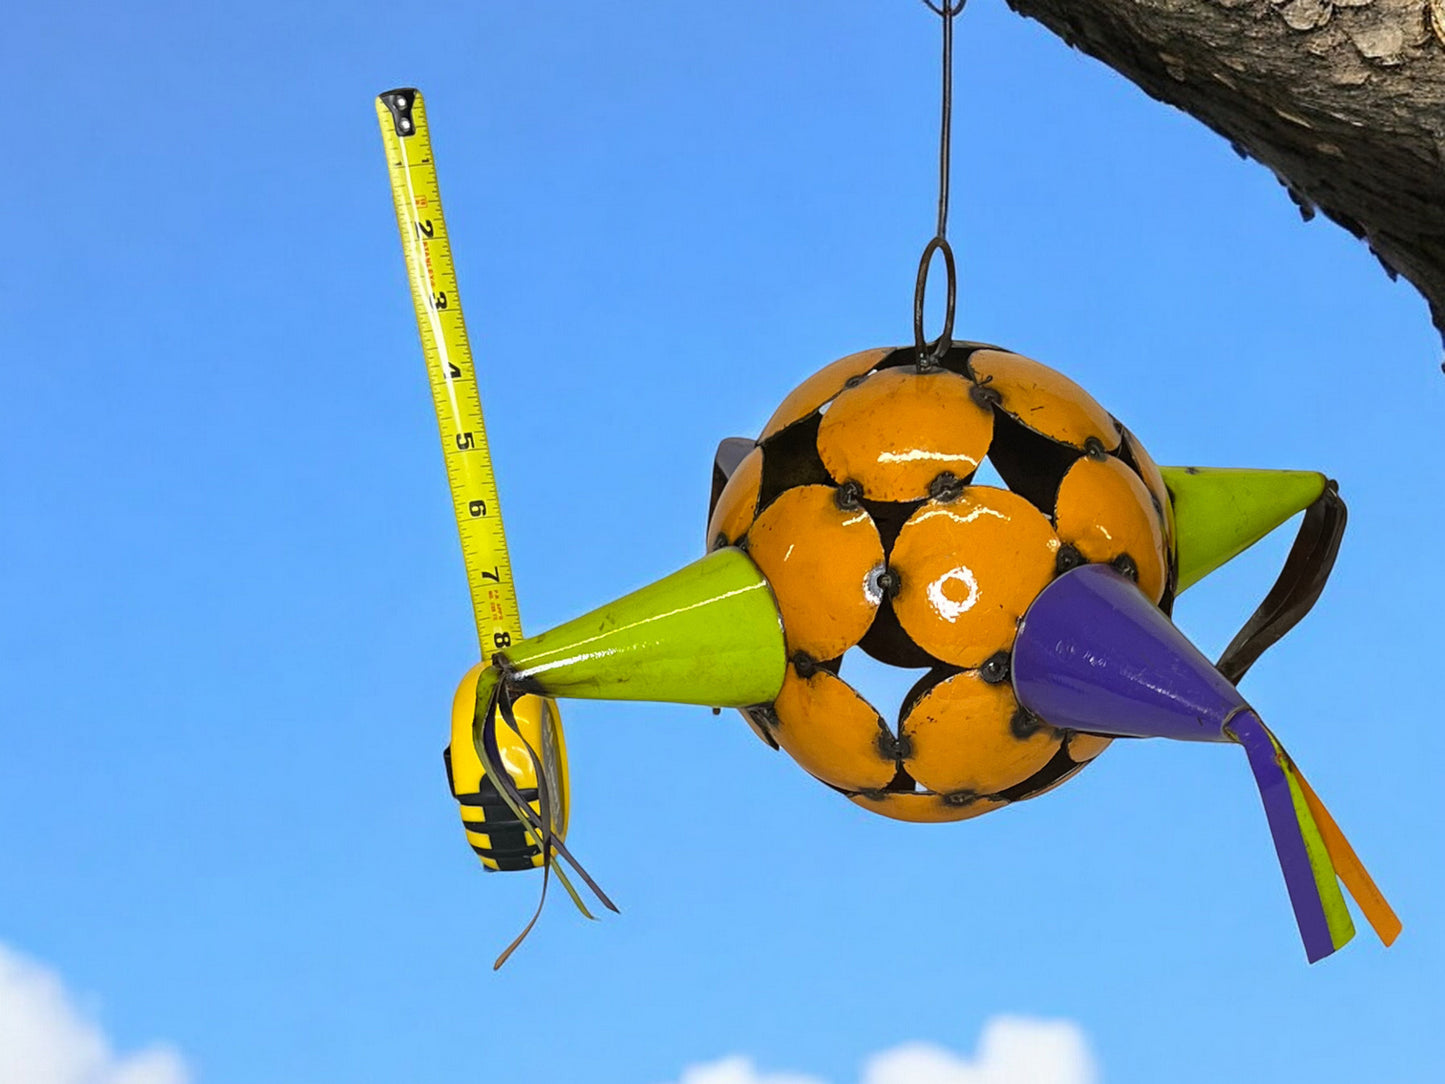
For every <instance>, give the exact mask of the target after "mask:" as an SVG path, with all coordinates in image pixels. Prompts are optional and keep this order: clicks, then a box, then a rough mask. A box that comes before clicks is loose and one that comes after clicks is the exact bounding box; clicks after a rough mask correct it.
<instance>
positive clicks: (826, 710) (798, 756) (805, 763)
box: [772, 667, 898, 790]
mask: <svg viewBox="0 0 1445 1084" xmlns="http://www.w3.org/2000/svg"><path fill="white" fill-rule="evenodd" d="M773 711H774V713H775V714H776V716H777V726H776V727H775V728H773V729H772V735H773V737H774V738H776V739H777V742H778V744H779V745H781V746H782V747H783V749H785V750H786V751H787V753H788V754H789V755H790V756H791V757H792V758H793V759H794V760H796V761H797V762H798V764H799V765H801V766H802V767H803V768H804V770H806V771H808V772H810V773H812V774H813V775H815V776H817V777H818V778H819V779H821V780H823V782H825V783H831V784H832V785H833V786H835V787H842V788H843V789H844V790H882V789H883V788H884V787H886V786H887V785H888V782H889V780H891V779H892V778H893V776H894V775H895V774H896V773H897V770H898V765H897V763H896V761H895V760H894V757H893V753H892V749H893V747H894V745H895V743H894V742H893V740H892V734H891V733H889V731H888V728H887V727H886V726H884V725H883V720H882V719H881V718H880V717H879V715H878V712H877V711H876V710H874V708H873V705H872V704H870V703H868V701H866V700H864V699H863V698H862V697H861V696H859V695H858V694H857V693H856V692H855V691H854V690H853V689H852V687H851V686H849V685H848V684H847V682H845V681H843V680H842V679H841V678H837V677H834V676H833V675H832V674H830V673H829V672H828V671H826V670H815V671H813V672H812V673H811V674H809V675H808V676H807V677H806V678H805V677H802V676H800V675H799V674H798V673H797V672H796V671H795V670H794V669H793V668H792V667H789V668H788V673H787V676H786V677H784V678H783V690H782V692H780V693H779V694H778V699H777V700H776V702H774V704H773Z"/></svg>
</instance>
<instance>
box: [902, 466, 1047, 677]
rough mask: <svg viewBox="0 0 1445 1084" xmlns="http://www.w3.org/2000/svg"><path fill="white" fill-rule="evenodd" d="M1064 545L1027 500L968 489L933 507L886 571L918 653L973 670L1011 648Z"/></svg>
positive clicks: (912, 524) (915, 521)
mask: <svg viewBox="0 0 1445 1084" xmlns="http://www.w3.org/2000/svg"><path fill="white" fill-rule="evenodd" d="M1058 551H1059V540H1058V537H1057V536H1056V535H1055V534H1054V529H1053V527H1052V526H1050V524H1049V521H1048V520H1047V519H1046V518H1045V517H1044V515H1043V513H1041V512H1040V511H1039V510H1038V509H1037V508H1035V507H1034V506H1033V505H1031V504H1030V503H1029V502H1028V501H1026V500H1024V499H1023V498H1022V497H1020V496H1017V495H1016V494H1013V493H1010V492H1008V491H1007V490H1003V489H995V488H993V487H992V486H967V487H965V488H964V489H963V491H962V493H961V494H960V496H959V497H958V498H957V499H956V500H953V501H947V502H944V501H929V502H928V503H927V504H925V505H923V506H922V507H921V508H919V510H918V511H917V512H915V513H914V514H913V515H912V516H911V517H910V518H909V520H908V521H907V522H906V523H905V524H904V525H903V529H902V530H901V531H900V532H899V535H898V540H897V542H895V543H894V544H893V552H892V554H891V555H890V557H889V568H890V570H892V571H893V572H895V573H896V574H897V576H898V580H899V587H898V594H897V597H895V598H894V599H893V610H894V612H895V613H896V614H897V615H898V620H899V622H900V623H901V624H902V626H903V629H904V631H905V632H907V633H908V635H909V636H910V637H911V638H912V639H913V640H914V642H915V643H917V644H918V646H919V647H921V648H923V649H924V650H925V651H927V652H929V653H930V654H932V655H934V656H935V657H936V658H939V659H942V660H943V661H944V662H948V663H952V664H954V665H955V666H962V667H966V668H970V669H972V668H974V667H977V666H979V665H981V664H982V663H983V662H984V661H985V660H986V659H988V657H989V656H991V655H993V654H995V653H996V652H999V651H1007V650H1008V649H1009V647H1010V646H1011V645H1012V644H1013V639H1014V634H1015V631H1016V629H1017V625H1018V620H1019V618H1020V617H1022V616H1023V614H1024V611H1025V610H1027V609H1028V607H1029V604H1030V603H1031V602H1032V601H1033V600H1034V596H1036V595H1037V594H1038V593H1039V592H1040V591H1041V590H1043V589H1044V587H1045V586H1046V585H1047V584H1048V583H1049V581H1050V580H1051V579H1053V576H1054V565H1055V562H1056V560H1057V555H1058Z"/></svg>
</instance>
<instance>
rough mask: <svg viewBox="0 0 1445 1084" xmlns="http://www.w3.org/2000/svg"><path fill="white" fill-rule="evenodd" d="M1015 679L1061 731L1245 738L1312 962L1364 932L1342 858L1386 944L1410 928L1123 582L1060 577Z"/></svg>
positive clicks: (1091, 571) (1033, 616) (1254, 727)
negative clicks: (1350, 905) (1348, 894)
mask: <svg viewBox="0 0 1445 1084" xmlns="http://www.w3.org/2000/svg"><path fill="white" fill-rule="evenodd" d="M1013 683H1014V689H1015V692H1016V693H1017V695H1018V698H1019V701H1020V702H1021V703H1022V704H1023V705H1024V706H1026V707H1027V708H1029V709H1030V710H1031V711H1034V712H1036V713H1037V714H1038V715H1039V716H1041V717H1042V718H1044V719H1047V720H1048V721H1050V722H1052V723H1054V724H1055V725H1058V726H1067V727H1072V728H1077V729H1079V730H1084V731H1093V732H1096V733H1102V734H1110V735H1132V736H1135V737H1161V738H1176V739H1182V740H1185V741H1229V742H1238V743H1239V744H1241V745H1243V746H1244V748H1245V752H1246V754H1247V755H1248V758H1249V765H1250V769H1251V770H1252V772H1253V774H1254V778H1255V783H1256V785H1257V786H1258V788H1259V793H1260V799H1261V801H1262V802H1263V803H1264V809H1265V815H1266V818H1267V820H1268V822H1269V828H1270V835H1271V836H1272V837H1273V839H1274V846H1275V851H1276V853H1277V854H1278V856H1279V863H1280V869H1281V870H1282V871H1283V873H1284V879H1285V885H1286V887H1287V889H1288V891H1289V896H1290V902H1291V905H1292V906H1293V908H1294V913H1295V919H1296V922H1297V923H1298V925H1299V930H1300V937H1301V938H1302V939H1303V941H1304V945H1305V952H1306V955H1307V956H1308V957H1309V959H1310V961H1311V962H1313V961H1315V960H1318V959H1320V958H1322V957H1324V956H1328V955H1329V954H1330V953H1332V952H1334V951H1335V950H1336V949H1338V948H1339V947H1340V946H1342V945H1343V944H1345V943H1346V942H1347V941H1348V940H1349V939H1350V938H1351V937H1352V936H1353V935H1354V925H1353V923H1352V922H1351V921H1350V917H1349V911H1348V909H1347V908H1346V906H1345V902H1344V896H1343V894H1342V893H1341V891H1340V887H1339V878H1340V876H1341V875H1340V873H1339V872H1338V869H1337V865H1336V863H1338V865H1339V866H1340V867H1342V868H1344V869H1345V871H1346V872H1347V874H1348V876H1349V879H1348V880H1346V882H1345V883H1346V886H1347V887H1349V888H1350V889H1351V891H1352V892H1353V891H1355V886H1356V885H1358V886H1359V888H1360V891H1361V893H1362V894H1363V896H1362V898H1363V899H1364V900H1365V901H1366V914H1367V916H1368V917H1370V919H1371V922H1372V923H1377V926H1376V928H1377V930H1379V931H1380V934H1381V938H1382V940H1385V941H1386V943H1387V944H1388V943H1389V941H1390V940H1393V938H1394V935H1395V934H1397V933H1398V932H1399V920H1398V919H1396V918H1395V916H1394V912H1393V911H1391V910H1390V909H1389V905H1388V904H1386V903H1384V899H1383V897H1381V896H1380V895H1379V890H1378V889H1376V888H1375V886H1374V882H1373V881H1370V879H1369V876H1368V874H1364V872H1363V867H1359V866H1358V859H1357V858H1356V857H1355V855H1354V852H1353V851H1352V850H1350V849H1349V845H1348V843H1345V842H1344V837H1343V835H1340V834H1339V833H1338V829H1337V828H1336V827H1335V825H1334V822H1333V820H1332V819H1331V818H1330V817H1329V814H1328V811H1326V810H1325V809H1324V806H1323V805H1322V804H1320V803H1319V800H1318V798H1315V797H1314V796H1313V792H1311V791H1309V790H1308V786H1307V784H1305V783H1304V780H1303V777H1301V776H1300V775H1299V772H1298V769H1297V768H1295V766H1294V764H1293V763H1292V762H1291V761H1290V759H1289V757H1288V755H1287V754H1286V753H1285V751H1284V749H1283V748H1282V747H1281V746H1280V744H1279V742H1278V741H1277V740H1276V739H1275V737H1274V735H1273V734H1271V733H1270V732H1269V730H1268V729H1267V728H1266V727H1265V726H1264V724H1263V723H1262V722H1260V719H1259V716H1258V715H1257V714H1255V712H1254V709H1253V708H1251V707H1250V706H1249V704H1248V703H1246V702H1245V700H1244V698H1243V697H1242V696H1240V694H1239V691H1238V690H1237V689H1236V688H1235V687H1234V685H1233V684H1232V683H1231V682H1230V681H1229V680H1228V679H1227V678H1225V677H1224V675H1222V674H1221V673H1219V671H1218V670H1216V669H1215V667H1214V664H1213V663H1211V662H1210V661H1209V660H1208V659H1207V658H1205V657H1204V655H1203V654H1201V653H1200V652H1199V651H1198V649H1196V648H1195V647H1194V646H1193V645H1192V644H1191V643H1189V641H1188V640H1187V639H1185V637H1184V634H1183V633H1182V632H1180V631H1179V630H1178V629H1177V628H1175V627H1174V625H1173V623H1172V622H1170V621H1169V619H1168V618H1167V617H1165V616H1164V614H1163V613H1161V612H1160V611H1159V610H1158V609H1157V608H1156V607H1155V606H1152V605H1151V604H1150V603H1149V601H1148V599H1146V598H1145V597H1144V595H1143V594H1142V593H1141V592H1140V591H1139V590H1138V589H1137V588H1136V587H1135V586H1134V585H1133V584H1132V583H1130V582H1129V581H1128V580H1126V579H1125V578H1124V577H1122V576H1120V575H1118V574H1117V573H1115V572H1113V571H1112V570H1111V569H1109V568H1107V567H1105V566H1103V565H1084V566H1081V567H1080V568H1076V569H1074V570H1072V571H1071V572H1067V573H1065V574H1064V575H1063V576H1060V577H1059V578H1058V579H1057V580H1056V581H1054V583H1053V584H1051V585H1050V586H1049V587H1048V589H1047V590H1045V591H1044V592H1043V593H1042V594H1041V595H1040V596H1039V597H1038V600H1037V601H1036V602H1035V603H1034V605H1033V606H1032V607H1031V608H1030V609H1029V612H1028V614H1027V615H1026V617H1025V619H1024V624H1023V627H1022V628H1021V629H1020V631H1019V637H1018V642H1017V643H1016V645H1015V648H1014V666H1013ZM1322 824H1327V825H1328V830H1327V829H1325V828H1323V827H1322Z"/></svg>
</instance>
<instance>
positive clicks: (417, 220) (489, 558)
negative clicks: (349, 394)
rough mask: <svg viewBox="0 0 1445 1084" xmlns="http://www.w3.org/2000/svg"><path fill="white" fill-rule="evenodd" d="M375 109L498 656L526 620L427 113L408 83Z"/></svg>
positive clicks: (481, 610)
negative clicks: (520, 604)
mask: <svg viewBox="0 0 1445 1084" xmlns="http://www.w3.org/2000/svg"><path fill="white" fill-rule="evenodd" d="M376 113H377V119H378V120H379V121H380V122H381V137H382V141H383V143H384V144H385V147H386V161H387V168H388V170H389V172H390V174H391V194H392V198H393V199H394V201H395V203H396V223H397V226H398V228H399V229H400V230H401V246H402V250H403V252H404V253H405V254H406V270H407V277H408V279H410V281H411V297H412V302H413V304H414V305H415V306H416V325H417V329H418V330H419V331H420V332H421V346H422V353H423V354H424V355H425V357H426V369H427V377H428V379H429V380H430V382H431V393H432V402H433V404H434V405H435V406H436V414H437V427H438V428H439V429H440V430H441V439H442V457H443V458H444V460H445V461H446V468H447V479H448V481H449V482H450V483H451V491H452V507H453V509H454V511H455V512H456V517H457V531H458V533H460V535H461V539H462V558H463V561H464V563H465V564H466V569H467V583H468V584H469V585H470V587H471V592H472V609H473V610H474V611H475V613H476V618H477V638H478V640H479V641H480V643H481V647H482V658H483V659H490V658H491V657H492V653H493V652H494V651H500V650H502V649H503V648H505V647H508V646H510V645H511V643H512V642H513V641H514V640H520V639H521V638H522V622H521V617H520V614H519V612H518V609H517V591H516V587H515V585H514V583H513V580H512V564H511V561H510V559H509V558H508V556H507V534H506V531H505V530H504V529H503V527H502V510H501V506H500V504H499V503H498V500H497V480H496V475H495V474H494V472H493V470H492V453H491V450H490V449H489V448H488V447H487V430H486V426H485V424H484V423H483V421H482V399H481V395H480V394H479V393H478V391H477V374H476V369H475V368H474V366H473V364H472V348H471V345H470V343H468V341H467V325H466V320H465V319H463V317H462V302H461V297H460V295H459V293H458V290H457V273H456V268H455V267H454V266H453V264H452V247H451V239H450V235H449V234H448V232H447V224H446V218H445V217H444V216H443V214H442V201H441V192H440V189H439V188H438V185H437V172H436V163H435V161H434V160H433V158H432V146H431V135H430V132H429V131H428V129H427V122H426V107H425V105H424V104H423V102H422V97H421V94H420V93H419V92H418V91H416V90H415V89H413V88H410V87H406V88H402V89H399V90H391V91H387V92H386V93H385V94H382V95H380V96H379V97H378V98H377V101H376Z"/></svg>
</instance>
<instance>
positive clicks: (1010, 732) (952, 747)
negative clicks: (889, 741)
mask: <svg viewBox="0 0 1445 1084" xmlns="http://www.w3.org/2000/svg"><path fill="white" fill-rule="evenodd" d="M901 729H902V735H903V739H904V746H905V748H907V749H908V757H907V759H906V761H905V763H904V766H905V767H906V768H907V769H908V774H909V775H911V776H912V777H913V778H914V779H916V780H917V781H918V782H919V783H921V784H922V785H923V786H925V787H927V788H928V789H929V790H932V791H938V792H940V793H944V794H950V793H958V792H962V791H970V792H972V793H974V794H996V793H998V792H999V791H1001V790H1007V789H1008V788H1009V787H1012V786H1014V785H1015V784H1018V783H1022V782H1023V781H1024V780H1025V779H1027V778H1029V776H1031V775H1033V774H1034V773H1035V772H1037V771H1038V770H1039V769H1040V768H1042V767H1043V766H1044V765H1045V764H1047V763H1048V762H1049V761H1050V760H1052V759H1053V756H1054V753H1055V751H1056V750H1057V749H1058V748H1059V744H1060V742H1061V740H1062V735H1061V734H1060V732H1059V731H1057V730H1055V729H1054V728H1053V727H1049V726H1043V725H1041V724H1039V723H1038V722H1037V721H1035V720H1029V719H1027V718H1026V717H1024V716H1022V715H1021V714H1020V709H1019V703H1018V701H1017V700H1016V699H1014V693H1013V689H1012V688H1011V687H1010V686H1009V684H1008V682H1006V681H1004V682H1000V683H998V684H989V683H988V682H986V681H984V680H983V678H982V677H981V676H980V675H979V673H978V672H977V671H972V670H966V671H964V672H963V673H961V674H955V675H954V676H953V677H950V678H947V679H946V680H944V681H941V682H939V683H938V684H937V685H935V686H933V688H931V689H930V690H928V692H926V693H925V694H924V695H923V696H921V697H920V698H919V699H918V702H917V703H916V704H914V705H913V709H912V710H911V711H910V712H909V713H908V715H907V716H906V717H905V718H904V719H903V722H902V724H901Z"/></svg>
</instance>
